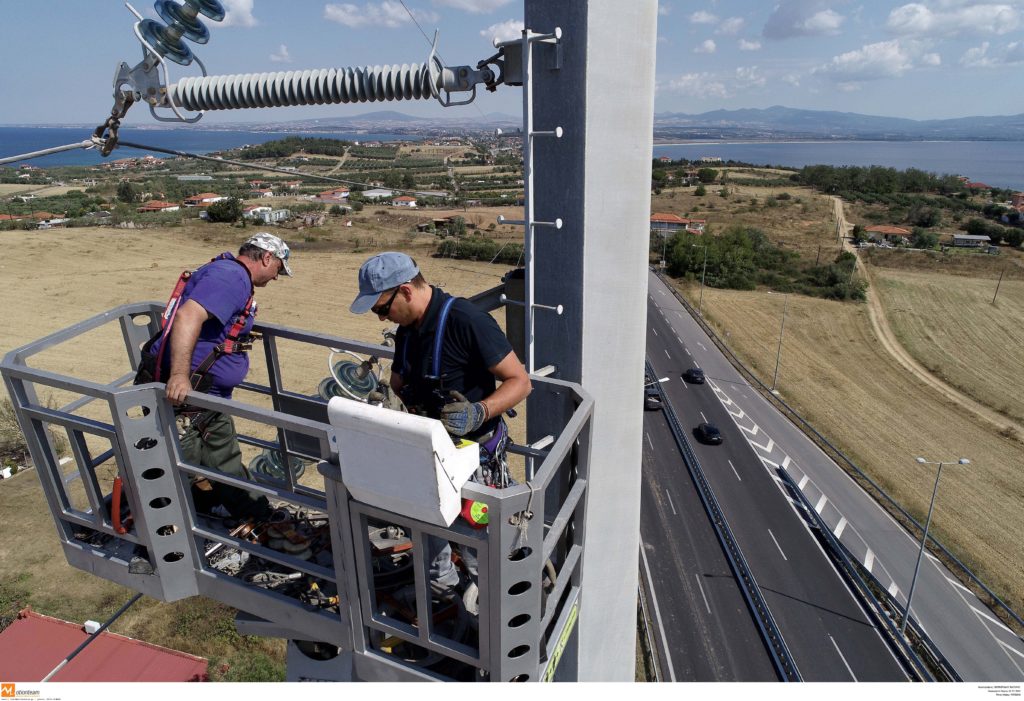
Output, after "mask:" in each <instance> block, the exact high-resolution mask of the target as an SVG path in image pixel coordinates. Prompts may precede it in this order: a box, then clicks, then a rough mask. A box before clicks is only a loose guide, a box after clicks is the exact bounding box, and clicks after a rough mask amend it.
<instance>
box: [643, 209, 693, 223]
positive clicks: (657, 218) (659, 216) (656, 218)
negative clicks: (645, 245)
mask: <svg viewBox="0 0 1024 701" xmlns="http://www.w3.org/2000/svg"><path fill="white" fill-rule="evenodd" d="M651 221H652V222H665V223H667V224H686V223H687V221H689V220H687V219H683V218H682V217H680V216H678V215H676V214H666V213H664V212H655V213H654V214H652V215H651Z"/></svg>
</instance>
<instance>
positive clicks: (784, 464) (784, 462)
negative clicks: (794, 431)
mask: <svg viewBox="0 0 1024 701" xmlns="http://www.w3.org/2000/svg"><path fill="white" fill-rule="evenodd" d="M789 462H790V459H789V456H788V455H787V456H786V457H784V458H782V469H783V470H788V469H789Z"/></svg>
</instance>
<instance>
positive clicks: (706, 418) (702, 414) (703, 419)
mask: <svg viewBox="0 0 1024 701" xmlns="http://www.w3.org/2000/svg"><path fill="white" fill-rule="evenodd" d="M700 418H701V420H702V421H703V422H704V423H707V422H708V417H706V416H704V412H703V411H702V412H700Z"/></svg>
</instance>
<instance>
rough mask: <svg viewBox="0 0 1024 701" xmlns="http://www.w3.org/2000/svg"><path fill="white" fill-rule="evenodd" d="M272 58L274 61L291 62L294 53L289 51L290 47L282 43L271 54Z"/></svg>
mask: <svg viewBox="0 0 1024 701" xmlns="http://www.w3.org/2000/svg"><path fill="white" fill-rule="evenodd" d="M270 60H271V61H272V62H273V63H291V62H292V55H291V54H290V53H288V47H287V46H285V45H284V44H281V46H280V48H278V50H277V51H276V52H275V53H272V54H270Z"/></svg>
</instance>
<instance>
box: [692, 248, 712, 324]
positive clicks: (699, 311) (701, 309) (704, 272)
mask: <svg viewBox="0 0 1024 701" xmlns="http://www.w3.org/2000/svg"><path fill="white" fill-rule="evenodd" d="M690 248H697V244H695V243H691V244H690ZM703 248H704V266H703V268H702V269H701V271H700V300H698V302H697V315H698V316H704V277H705V276H706V275H707V273H708V245H707V244H706V243H705V244H703Z"/></svg>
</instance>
